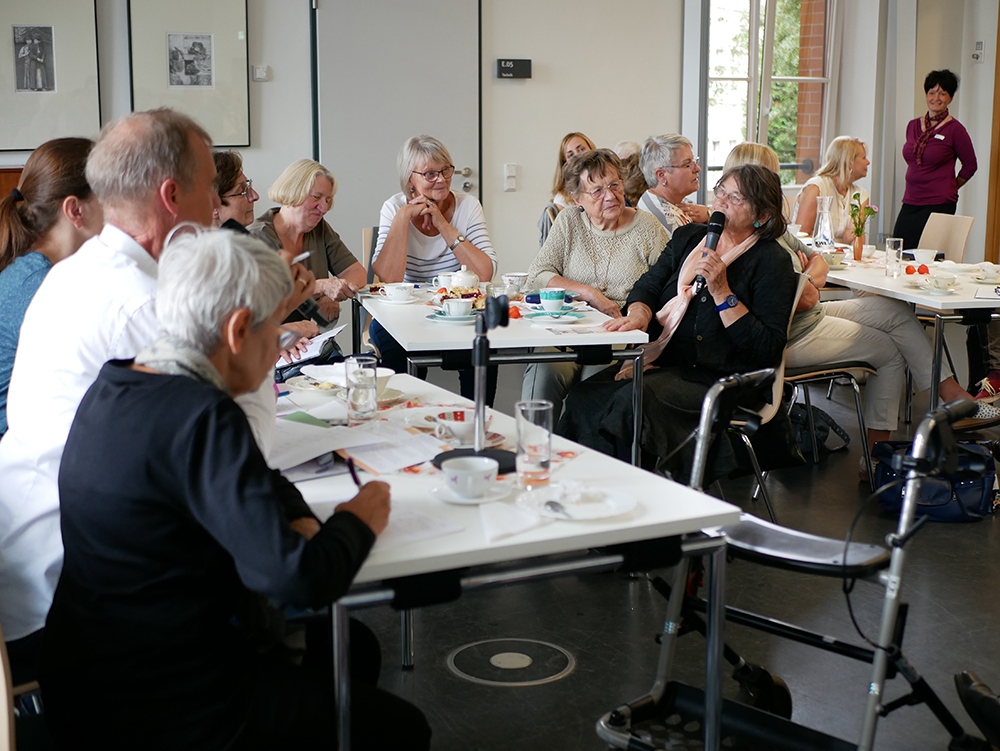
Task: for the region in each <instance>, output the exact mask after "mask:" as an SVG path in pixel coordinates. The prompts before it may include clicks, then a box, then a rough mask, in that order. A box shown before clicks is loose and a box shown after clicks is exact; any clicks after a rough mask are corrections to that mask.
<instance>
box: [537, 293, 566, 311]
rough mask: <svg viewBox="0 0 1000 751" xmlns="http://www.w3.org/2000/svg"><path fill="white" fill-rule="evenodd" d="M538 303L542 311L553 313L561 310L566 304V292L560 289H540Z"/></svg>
mask: <svg viewBox="0 0 1000 751" xmlns="http://www.w3.org/2000/svg"><path fill="white" fill-rule="evenodd" d="M538 301H539V302H540V303H541V305H542V310H546V311H548V312H549V313H555V312H558V311H560V310H562V309H563V305H564V304H565V303H566V290H565V289H563V288H562V287H542V289H540V290H538Z"/></svg>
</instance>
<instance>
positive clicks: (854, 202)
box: [850, 193, 878, 237]
mask: <svg viewBox="0 0 1000 751" xmlns="http://www.w3.org/2000/svg"><path fill="white" fill-rule="evenodd" d="M850 206H851V224H852V225H853V226H854V236H855V237H864V235H865V225H866V224H867V223H868V220H869V219H871V218H872V217H873V216H875V215H876V214H877V213H878V206H873V205H872V204H868V205H867V206H865V205H862V203H861V194H860V193H855V194H854V195H853V196H851V203H850Z"/></svg>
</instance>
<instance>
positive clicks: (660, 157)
mask: <svg viewBox="0 0 1000 751" xmlns="http://www.w3.org/2000/svg"><path fill="white" fill-rule="evenodd" d="M685 146H687V147H688V148H693V147H692V146H691V142H690V141H689V140H688V139H686V138H685V137H684V136H682V135H680V134H679V133H665V134H663V135H662V136H650V137H649V138H647V139H646V143H644V144H643V145H642V152H641V153H640V154H639V169H640V170H642V176H643V177H645V178H646V185H648V186H649V187H650V188H655V187H656V182H657V180H656V170H658V169H666V168H667V167H670V166H671V165H672V164H673V162H674V152H676V151H677V150H678V149H681V148H683V147H685Z"/></svg>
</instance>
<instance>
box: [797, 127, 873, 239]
mask: <svg viewBox="0 0 1000 751" xmlns="http://www.w3.org/2000/svg"><path fill="white" fill-rule="evenodd" d="M869 164H871V162H870V161H869V160H868V147H867V146H866V145H865V142H864V141H862V140H861V139H860V138H855V137H854V136H837V137H836V138H834V139H833V141H831V142H830V145H829V146H828V147H827V149H826V157H825V161H824V162H823V166H822V167H820V170H819V172H817V173H816V175H815V177H812V178H810V179H809V180H807V181H806V184H805V187H803V188H802V192H801V193H799V197H798V200H797V201H796V203H795V216H794V217H793V218H792V222H793V223H794V224H798V225H800V226H801V227H802V229H804V230H805V231H806V232H812V229H813V225H815V224H816V213H817V208H816V199H817V198H820V197H822V198H832V199H833V201H832V202H831V206H830V219H831V220H832V222H833V238H834V240H836V241H837V242H841V243H850V242H851V241H852V240H854V227H853V226H852V224H851V210H850V204H851V202H852V200H853V198H854V194H855V193H859V194H860V195H861V199H860V200H861V204H862V205H867V204H868V191H867V190H865V189H864V188H862V187H861V186H859V185H857V184H856V183H857V181H858V180H860V179H862V178H864V177H867V176H868V165H869Z"/></svg>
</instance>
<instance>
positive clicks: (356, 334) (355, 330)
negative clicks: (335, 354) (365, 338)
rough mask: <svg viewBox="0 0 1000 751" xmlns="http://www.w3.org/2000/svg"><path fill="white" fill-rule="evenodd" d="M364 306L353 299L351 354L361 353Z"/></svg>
mask: <svg viewBox="0 0 1000 751" xmlns="http://www.w3.org/2000/svg"><path fill="white" fill-rule="evenodd" d="M363 311H364V306H363V305H362V304H361V303H360V302H358V300H357V298H354V297H352V298H351V347H352V349H351V352H352V353H353V354H355V355H356V354H358V353H359V352H360V351H361V314H362V312H363Z"/></svg>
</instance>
